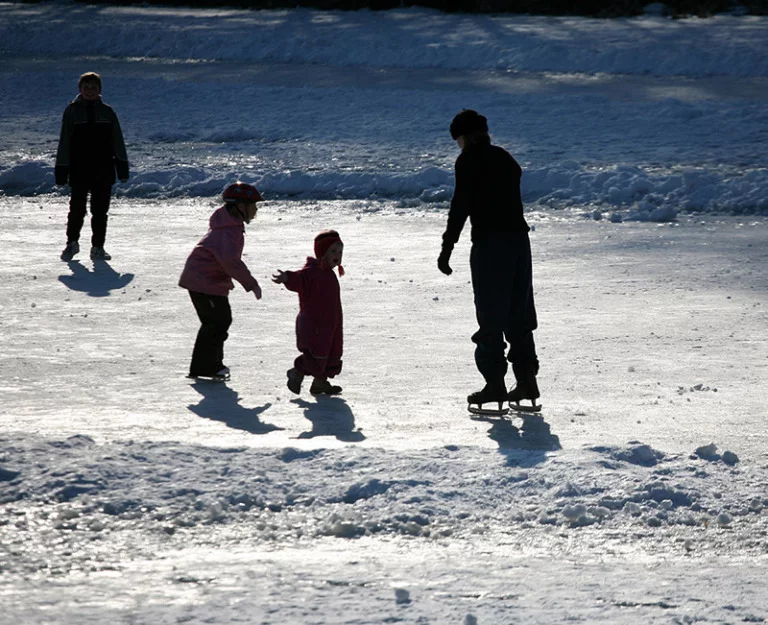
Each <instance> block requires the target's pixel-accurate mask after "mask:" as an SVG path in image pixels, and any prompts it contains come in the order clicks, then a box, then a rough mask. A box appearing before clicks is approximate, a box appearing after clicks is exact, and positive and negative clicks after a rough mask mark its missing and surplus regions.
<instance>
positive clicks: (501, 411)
mask: <svg viewBox="0 0 768 625" xmlns="http://www.w3.org/2000/svg"><path fill="white" fill-rule="evenodd" d="M467 410H468V411H469V412H471V413H472V414H479V415H485V416H489V417H503V416H504V415H506V414H509V410H507V409H506V408H483V407H482V405H480V406H478V405H476V404H470V405H469V406H467Z"/></svg>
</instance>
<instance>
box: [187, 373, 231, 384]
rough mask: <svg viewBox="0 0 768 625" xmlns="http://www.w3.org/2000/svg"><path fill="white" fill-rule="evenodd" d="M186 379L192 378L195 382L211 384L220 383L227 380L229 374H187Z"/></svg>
mask: <svg viewBox="0 0 768 625" xmlns="http://www.w3.org/2000/svg"><path fill="white" fill-rule="evenodd" d="M186 377H187V379H188V380H194V381H195V382H211V383H212V384H221V383H222V382H228V381H229V376H226V377H223V376H222V377H218V376H203V375H188V376H186Z"/></svg>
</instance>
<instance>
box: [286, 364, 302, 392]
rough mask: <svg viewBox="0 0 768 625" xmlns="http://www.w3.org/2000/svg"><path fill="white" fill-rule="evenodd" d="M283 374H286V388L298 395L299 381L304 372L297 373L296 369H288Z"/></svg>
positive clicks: (299, 389)
mask: <svg viewBox="0 0 768 625" xmlns="http://www.w3.org/2000/svg"><path fill="white" fill-rule="evenodd" d="M285 374H286V375H287V376H288V382H287V386H288V389H289V390H290V391H291V393H296V394H297V395H298V394H299V393H300V392H301V383H302V382H303V381H304V374H303V373H299V372H298V371H296V369H288V371H286V372H285Z"/></svg>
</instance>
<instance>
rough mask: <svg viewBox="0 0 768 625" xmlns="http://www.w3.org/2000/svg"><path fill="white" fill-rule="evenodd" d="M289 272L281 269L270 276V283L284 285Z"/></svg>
mask: <svg viewBox="0 0 768 625" xmlns="http://www.w3.org/2000/svg"><path fill="white" fill-rule="evenodd" d="M290 273H291V272H290V271H283V270H282V269H278V270H277V273H273V274H272V282H274V283H275V284H285V283H286V282H287V281H288V278H289V277H290V276H289V275H288V274H290Z"/></svg>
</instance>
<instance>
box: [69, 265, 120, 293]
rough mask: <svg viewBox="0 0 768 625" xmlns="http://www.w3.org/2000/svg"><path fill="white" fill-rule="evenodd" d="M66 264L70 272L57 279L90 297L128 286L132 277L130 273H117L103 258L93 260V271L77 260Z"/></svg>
mask: <svg viewBox="0 0 768 625" xmlns="http://www.w3.org/2000/svg"><path fill="white" fill-rule="evenodd" d="M67 265H69V269H70V271H72V274H71V275H62V276H59V281H60V282H61V283H63V284H64V285H65V286H66V287H67V288H69V289H71V290H72V291H81V292H83V293H87V294H88V295H90V296H91V297H106V296H108V295H109V294H110V292H111V291H115V290H117V289H122V288H125V287H126V286H128V284H130V282H131V280H133V278H134V275H133V274H132V273H122V274H121V273H117V272H116V271H115V270H114V269H112V267H111V266H110V265H109V263H108V262H106V261H104V260H95V261H93V271H89V270H88V268H87V267H85V266H84V265H82V264H81V263H80V261H79V260H70V261H69V262H68V263H67Z"/></svg>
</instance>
